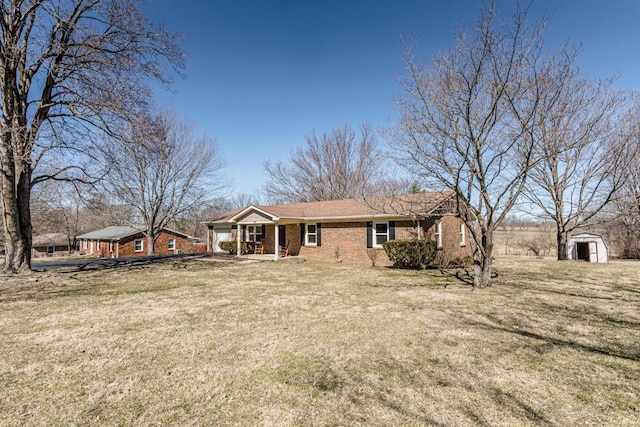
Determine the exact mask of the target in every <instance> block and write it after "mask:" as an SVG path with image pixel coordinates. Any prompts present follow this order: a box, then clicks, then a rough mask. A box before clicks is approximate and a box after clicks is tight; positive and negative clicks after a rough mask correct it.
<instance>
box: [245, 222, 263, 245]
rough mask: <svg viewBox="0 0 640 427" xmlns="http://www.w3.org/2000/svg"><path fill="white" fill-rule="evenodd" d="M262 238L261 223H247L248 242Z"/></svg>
mask: <svg viewBox="0 0 640 427" xmlns="http://www.w3.org/2000/svg"><path fill="white" fill-rule="evenodd" d="M261 238H262V226H261V225H247V242H259V241H260V239H261Z"/></svg>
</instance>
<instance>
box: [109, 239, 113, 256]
mask: <svg viewBox="0 0 640 427" xmlns="http://www.w3.org/2000/svg"><path fill="white" fill-rule="evenodd" d="M109 252H111V253H113V240H109Z"/></svg>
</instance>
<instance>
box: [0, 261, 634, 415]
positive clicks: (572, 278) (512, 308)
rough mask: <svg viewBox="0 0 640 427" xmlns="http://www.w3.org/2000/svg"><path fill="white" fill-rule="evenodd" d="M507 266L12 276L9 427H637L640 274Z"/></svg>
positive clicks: (6, 321)
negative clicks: (485, 274) (484, 282)
mask: <svg viewBox="0 0 640 427" xmlns="http://www.w3.org/2000/svg"><path fill="white" fill-rule="evenodd" d="M497 268H498V270H499V272H500V276H499V279H498V280H497V282H496V283H495V285H494V286H493V287H491V288H489V289H487V290H483V291H480V292H478V291H476V292H472V291H470V288H469V287H467V286H465V285H463V284H461V283H460V282H459V281H458V280H457V279H456V278H455V277H454V274H452V273H453V272H445V273H441V272H439V271H426V272H413V271H397V270H390V269H371V268H363V269H358V268H348V267H345V266H320V265H309V264H299V263H296V262H295V261H294V262H286V263H284V262H279V263H273V262H266V263H253V264H245V263H240V264H235V265H221V264H216V265H210V264H206V263H204V262H201V261H190V262H184V263H183V262H180V263H172V262H169V263H165V264H158V265H153V266H141V267H136V268H127V269H113V270H107V271H89V272H83V273H71V274H59V273H58V274H56V273H48V274H45V275H34V276H31V277H26V278H11V279H5V282H4V283H3V284H2V285H0V330H1V331H2V346H1V347H0V425H42V426H45V425H47V426H49V425H88V426H90V425H141V426H142V425H287V426H288V425H374V426H376V425H378V426H382V425H491V426H493V425H532V424H535V425H569V424H571V425H586V424H588V423H589V424H598V425H638V424H639V423H640V398H639V397H638V396H640V383H639V382H638V378H640V310H639V308H640V285H639V284H638V282H639V280H638V279H639V278H640V264H638V263H611V264H609V265H604V266H600V265H589V264H586V263H557V262H555V261H548V260H530V259H524V258H504V259H499V260H498V262H497ZM445 285H446V286H445Z"/></svg>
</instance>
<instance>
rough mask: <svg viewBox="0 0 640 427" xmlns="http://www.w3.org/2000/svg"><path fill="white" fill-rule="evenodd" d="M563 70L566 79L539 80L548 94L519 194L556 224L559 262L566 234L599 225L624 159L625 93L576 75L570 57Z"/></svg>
mask: <svg viewBox="0 0 640 427" xmlns="http://www.w3.org/2000/svg"><path fill="white" fill-rule="evenodd" d="M565 66H566V67H567V69H568V70H569V73H570V78H567V79H564V80H562V79H560V80H557V79H556V78H555V77H556V76H555V74H554V73H545V72H543V73H542V74H541V76H540V80H541V81H542V82H543V85H542V86H543V89H544V92H545V93H546V94H547V95H548V96H546V97H544V98H543V99H542V100H541V104H540V105H541V108H540V114H539V115H538V116H537V118H538V120H537V122H536V123H535V128H536V130H535V134H536V139H537V148H536V152H535V156H536V157H537V159H538V161H537V162H536V164H535V165H534V167H533V168H532V169H531V171H530V173H529V176H530V179H529V182H528V184H527V190H526V191H525V192H524V195H525V197H526V199H528V200H529V201H530V202H531V203H532V204H533V211H534V212H535V211H539V212H542V216H543V217H545V218H550V219H551V220H552V221H553V222H554V223H555V224H556V239H557V258H558V260H566V259H567V241H568V236H569V234H570V233H571V232H573V231H574V230H576V229H577V228H580V227H587V226H589V225H592V224H593V223H594V222H595V221H598V220H599V218H598V214H599V213H600V212H602V211H603V209H605V208H606V207H607V206H610V204H611V202H612V201H613V200H614V197H615V196H616V193H618V192H619V190H620V188H621V187H622V185H623V184H624V182H625V174H624V173H623V172H624V170H625V167H624V166H625V162H627V161H628V156H627V154H628V153H627V138H626V137H625V136H624V135H623V128H622V126H621V125H622V122H621V120H620V117H621V109H622V106H623V105H624V102H625V96H624V94H623V93H622V92H621V91H616V90H613V89H612V88H611V83H612V80H607V81H590V80H588V79H586V78H581V77H579V75H578V72H577V69H576V68H575V67H574V66H573V64H572V58H570V59H569V62H568V63H567V64H566V65H565ZM543 71H544V70H543Z"/></svg>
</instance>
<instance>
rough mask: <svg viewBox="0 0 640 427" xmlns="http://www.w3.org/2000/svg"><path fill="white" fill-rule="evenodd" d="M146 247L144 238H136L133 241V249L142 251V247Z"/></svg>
mask: <svg viewBox="0 0 640 427" xmlns="http://www.w3.org/2000/svg"><path fill="white" fill-rule="evenodd" d="M143 248H144V244H143V242H142V239H136V240H135V241H134V242H133V250H134V251H136V252H142V249H143Z"/></svg>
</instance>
